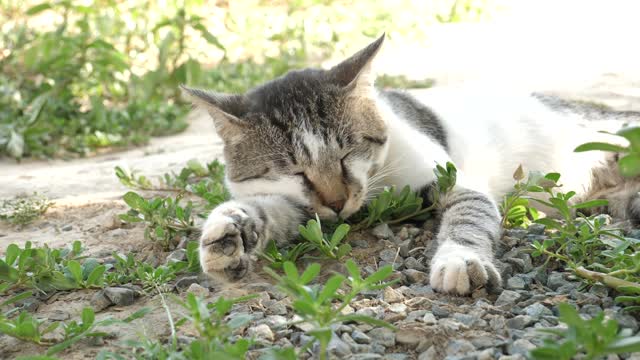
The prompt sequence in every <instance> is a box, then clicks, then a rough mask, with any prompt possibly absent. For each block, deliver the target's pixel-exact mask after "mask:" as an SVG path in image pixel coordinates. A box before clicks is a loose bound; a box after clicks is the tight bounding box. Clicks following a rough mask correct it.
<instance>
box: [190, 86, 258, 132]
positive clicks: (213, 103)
mask: <svg viewBox="0 0 640 360" xmlns="http://www.w3.org/2000/svg"><path fill="white" fill-rule="evenodd" d="M180 88H181V89H182V91H183V92H184V93H185V94H186V95H187V97H188V98H189V99H190V100H191V101H192V102H193V104H194V105H196V106H199V107H202V108H204V109H205V110H207V112H208V113H209V115H210V116H211V118H212V119H213V123H214V125H215V127H216V132H217V133H218V135H220V137H221V138H223V139H229V138H230V137H233V136H237V135H239V134H241V133H242V132H243V130H244V129H246V127H247V126H249V124H248V123H247V122H246V121H244V120H242V115H244V114H245V113H246V111H247V107H248V106H247V99H246V97H245V96H244V95H235V94H224V93H216V92H212V91H207V90H201V89H194V88H189V87H186V86H184V85H180Z"/></svg>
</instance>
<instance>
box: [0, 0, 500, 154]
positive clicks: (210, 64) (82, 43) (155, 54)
mask: <svg viewBox="0 0 640 360" xmlns="http://www.w3.org/2000/svg"><path fill="white" fill-rule="evenodd" d="M490 3H491V0H426V1H420V0H414V1H409V0H398V1H392V0H382V1H367V0H354V1H338V0H294V1H257V0H253V1H249V0H233V1H203V0H161V1H146V0H77V1H66V0H58V1H46V2H41V1H30V0H1V1H0V28H1V30H2V33H1V37H0V157H2V156H9V157H12V158H16V159H20V158H23V157H38V158H49V157H63V158H68V157H75V156H85V155H91V154H95V153H96V152H99V151H105V150H110V149H114V148H119V147H126V146H131V145H139V144H144V143H145V142H147V141H148V139H149V137H151V136H161V135H167V134H172V133H176V132H179V131H182V130H184V129H185V128H186V127H187V123H186V120H185V118H186V114H187V112H188V110H189V108H190V107H189V105H188V104H187V103H185V102H184V100H182V99H181V98H180V92H179V89H178V85H179V84H182V83H185V84H189V85H191V86H200V87H208V88H212V89H215V90H217V91H226V92H235V91H244V90H246V89H247V88H249V87H251V86H254V85H256V84H258V83H261V82H263V81H266V80H269V79H271V78H273V77H276V76H278V75H281V74H283V73H285V72H286V71H288V70H290V69H292V68H299V67H303V66H322V65H326V64H328V63H330V62H331V61H333V59H337V58H340V57H342V56H344V55H345V54H347V53H349V52H352V51H354V50H356V49H358V48H359V47H361V46H362V45H363V44H366V43H367V42H368V41H370V40H371V39H372V38H373V37H376V36H378V35H379V34H381V33H382V32H386V33H387V34H388V36H389V37H391V38H393V37H402V38H406V39H409V40H415V41H416V42H420V41H424V38H425V34H426V33H427V29H428V28H429V26H431V25H433V24H438V23H449V22H459V21H478V20H483V19H484V18H485V17H487V16H489V15H490V13H491V11H490V10H491V6H490V5H491V4H490ZM380 82H381V83H380V85H381V86H412V87H425V86H429V85H430V82H429V81H418V82H412V81H409V80H407V79H405V78H401V77H389V76H383V77H381V78H380Z"/></svg>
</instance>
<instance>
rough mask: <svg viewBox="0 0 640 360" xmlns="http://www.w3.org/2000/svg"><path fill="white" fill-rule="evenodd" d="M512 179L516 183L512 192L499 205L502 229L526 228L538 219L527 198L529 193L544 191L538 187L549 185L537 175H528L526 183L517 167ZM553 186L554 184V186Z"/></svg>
mask: <svg viewBox="0 0 640 360" xmlns="http://www.w3.org/2000/svg"><path fill="white" fill-rule="evenodd" d="M513 179H514V180H515V181H516V183H515V185H513V191H512V192H510V193H509V194H507V195H505V197H504V199H503V200H502V203H500V205H499V206H500V212H501V213H502V221H501V225H502V227H504V228H513V227H527V226H529V225H530V224H531V222H532V221H535V220H537V219H538V218H540V214H539V213H538V210H536V209H535V208H534V207H533V206H531V201H530V198H529V196H528V194H529V193H530V192H541V191H544V187H542V186H540V185H538V182H540V183H541V184H543V185H545V184H546V185H549V184H551V183H549V181H547V180H548V179H547V180H543V179H545V178H544V177H543V176H542V175H541V174H539V173H535V172H532V173H529V176H528V178H527V180H526V181H524V182H523V180H524V170H523V169H522V165H519V166H518V168H517V169H516V171H515V172H514V173H513ZM554 185H555V184H554Z"/></svg>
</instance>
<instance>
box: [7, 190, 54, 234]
mask: <svg viewBox="0 0 640 360" xmlns="http://www.w3.org/2000/svg"><path fill="white" fill-rule="evenodd" d="M51 205H53V203H52V202H51V201H49V199H47V197H45V196H44V195H40V194H38V193H34V194H33V195H31V196H26V197H18V198H15V199H13V200H4V201H2V203H1V204H0V219H2V220H6V221H8V222H10V223H12V224H16V225H20V226H24V225H27V224H29V223H31V222H33V221H34V220H36V219H37V218H39V217H40V216H42V215H43V214H44V213H45V212H46V211H47V209H48V208H49V207H51Z"/></svg>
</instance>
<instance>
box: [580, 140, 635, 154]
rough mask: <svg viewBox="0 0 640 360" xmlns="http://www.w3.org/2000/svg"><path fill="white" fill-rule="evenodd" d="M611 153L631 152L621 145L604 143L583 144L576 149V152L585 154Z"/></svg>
mask: <svg viewBox="0 0 640 360" xmlns="http://www.w3.org/2000/svg"><path fill="white" fill-rule="evenodd" d="M594 150H598V151H611V152H628V151H629V150H628V149H627V148H625V147H623V146H620V145H614V144H608V143H602V142H589V143H586V144H582V145H580V146H578V147H577V148H575V150H573V151H575V152H584V151H594Z"/></svg>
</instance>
